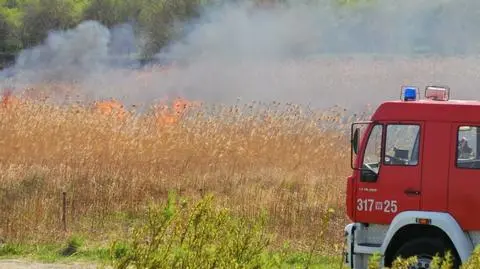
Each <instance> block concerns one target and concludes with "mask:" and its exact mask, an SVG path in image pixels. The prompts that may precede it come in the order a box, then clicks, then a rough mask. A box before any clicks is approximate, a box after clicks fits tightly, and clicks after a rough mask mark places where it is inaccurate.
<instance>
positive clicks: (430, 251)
mask: <svg viewBox="0 0 480 269" xmlns="http://www.w3.org/2000/svg"><path fill="white" fill-rule="evenodd" d="M447 251H450V253H451V254H452V258H453V268H458V267H459V266H460V265H459V261H460V259H459V258H458V257H457V255H456V252H455V250H454V248H453V246H451V244H448V243H446V242H445V241H444V240H442V239H440V238H429V237H421V238H417V239H413V240H411V241H408V242H406V243H405V244H403V245H402V246H401V247H400V248H399V249H398V251H397V253H395V256H394V259H393V260H395V259H396V258H397V257H401V258H404V259H406V258H409V257H413V256H416V257H417V260H418V262H417V263H416V264H414V265H412V266H411V267H410V269H427V268H430V267H431V266H430V264H431V262H432V260H433V257H435V255H437V254H438V256H440V257H444V255H445V254H446V252H447Z"/></svg>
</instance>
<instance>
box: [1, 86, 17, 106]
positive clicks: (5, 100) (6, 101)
mask: <svg viewBox="0 0 480 269" xmlns="http://www.w3.org/2000/svg"><path fill="white" fill-rule="evenodd" d="M19 104H20V99H19V98H17V97H15V96H14V95H13V91H12V90H11V89H5V90H4V91H3V94H2V107H4V108H13V107H15V106H17V105H19Z"/></svg>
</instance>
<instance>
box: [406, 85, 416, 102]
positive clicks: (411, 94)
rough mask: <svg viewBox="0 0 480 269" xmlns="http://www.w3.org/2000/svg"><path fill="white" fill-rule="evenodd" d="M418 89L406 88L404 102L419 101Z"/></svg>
mask: <svg viewBox="0 0 480 269" xmlns="http://www.w3.org/2000/svg"><path fill="white" fill-rule="evenodd" d="M417 92H418V89H417V88H416V87H404V88H403V101H415V100H417Z"/></svg>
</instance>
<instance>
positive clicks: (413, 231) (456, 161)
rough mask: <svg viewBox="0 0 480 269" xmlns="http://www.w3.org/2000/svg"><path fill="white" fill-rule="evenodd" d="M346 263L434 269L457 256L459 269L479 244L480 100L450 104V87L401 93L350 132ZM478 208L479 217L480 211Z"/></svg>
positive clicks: (355, 265)
mask: <svg viewBox="0 0 480 269" xmlns="http://www.w3.org/2000/svg"><path fill="white" fill-rule="evenodd" d="M351 148H352V162H351V165H352V169H353V173H352V175H351V176H349V177H348V179H347V198H346V207H347V215H348V217H349V219H350V220H351V221H352V223H350V224H348V225H347V226H346V227H345V240H346V248H345V252H344V262H345V264H346V265H347V267H349V268H354V269H357V268H367V266H368V260H369V258H370V256H371V255H373V254H375V253H378V254H380V255H381V257H382V259H381V261H382V264H381V266H386V267H389V266H391V264H392V262H393V261H394V259H396V258H397V257H402V258H408V257H412V256H416V257H417V261H418V262H417V264H416V265H415V266H413V268H429V266H430V263H431V261H432V259H433V257H434V256H435V255H436V254H438V255H439V256H442V255H443V254H444V253H445V252H446V251H450V253H451V254H452V255H453V258H454V260H455V268H457V267H458V266H459V265H460V264H461V263H463V262H465V261H466V260H467V259H468V258H469V256H470V255H471V253H472V251H473V250H474V248H475V247H476V246H477V245H478V244H479V243H480V101H458V100H450V89H449V88H448V87H438V86H427V87H426V88H425V91H424V98H423V99H421V98H420V91H419V88H417V87H402V90H401V98H400V100H399V101H389V102H385V103H382V104H381V105H380V106H379V107H378V108H377V110H376V111H375V112H374V113H373V115H372V116H371V119H370V121H367V122H356V123H353V124H352V130H351ZM477 210H479V211H477Z"/></svg>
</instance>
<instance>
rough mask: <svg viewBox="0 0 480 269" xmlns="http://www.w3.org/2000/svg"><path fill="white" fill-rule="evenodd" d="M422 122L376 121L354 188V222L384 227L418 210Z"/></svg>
mask: <svg viewBox="0 0 480 269" xmlns="http://www.w3.org/2000/svg"><path fill="white" fill-rule="evenodd" d="M422 130H423V122H403V121H402V122H400V123H399V122H379V123H375V126H373V128H372V129H371V132H370V134H369V137H368V139H367V142H366V146H365V151H364V155H363V159H362V169H361V170H360V171H359V172H358V173H359V174H358V177H357V178H358V180H357V184H356V188H355V192H356V194H355V201H354V202H355V220H356V221H357V222H366V223H377V224H388V223H390V222H391V220H392V219H393V218H394V217H395V215H397V214H398V213H400V212H402V211H406V210H419V209H420V195H421V189H420V188H421V171H422V163H421V158H422V150H421V149H422V138H423V132H422Z"/></svg>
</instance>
